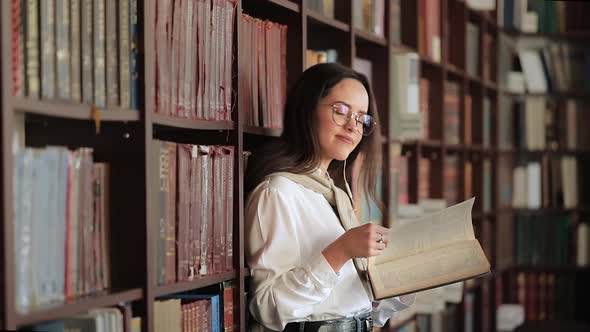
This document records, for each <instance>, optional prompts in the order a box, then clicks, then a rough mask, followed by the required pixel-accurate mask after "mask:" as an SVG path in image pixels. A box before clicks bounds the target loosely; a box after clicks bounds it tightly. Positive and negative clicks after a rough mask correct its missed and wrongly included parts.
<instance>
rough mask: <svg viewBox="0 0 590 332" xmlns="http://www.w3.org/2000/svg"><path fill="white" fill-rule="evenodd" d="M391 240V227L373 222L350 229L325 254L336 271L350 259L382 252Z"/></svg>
mask: <svg viewBox="0 0 590 332" xmlns="http://www.w3.org/2000/svg"><path fill="white" fill-rule="evenodd" d="M388 242H389V229H387V228H385V227H383V226H379V225H376V224H373V223H367V224H364V225H362V226H358V227H355V228H351V229H349V230H348V231H347V232H346V233H344V234H342V236H340V237H339V238H338V239H337V240H336V241H334V242H332V244H330V245H329V246H328V247H327V248H326V249H324V251H323V254H324V257H325V258H326V260H327V261H328V263H330V265H331V266H332V269H334V271H339V270H340V268H342V265H344V264H345V263H346V262H347V261H348V260H349V259H351V258H359V257H372V256H377V255H379V254H381V252H382V251H383V249H385V248H387V244H388Z"/></svg>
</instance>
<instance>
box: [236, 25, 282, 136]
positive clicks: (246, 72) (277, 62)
mask: <svg viewBox="0 0 590 332" xmlns="http://www.w3.org/2000/svg"><path fill="white" fill-rule="evenodd" d="M240 20H241V24H242V27H243V31H242V32H241V33H240V45H244V48H243V49H241V50H240V52H239V56H240V59H241V60H240V61H239V62H238V63H239V64H240V66H239V68H238V73H239V81H238V84H239V89H240V90H239V91H240V95H239V97H238V99H239V107H240V112H243V114H244V117H245V120H244V121H245V123H246V124H248V125H252V126H260V127H266V128H282V127H283V105H284V104H285V98H286V90H287V64H286V61H287V59H286V57H287V26H286V25H282V24H278V23H274V22H271V21H268V20H260V19H257V18H254V17H250V16H248V15H246V14H242V16H241V17H240Z"/></svg>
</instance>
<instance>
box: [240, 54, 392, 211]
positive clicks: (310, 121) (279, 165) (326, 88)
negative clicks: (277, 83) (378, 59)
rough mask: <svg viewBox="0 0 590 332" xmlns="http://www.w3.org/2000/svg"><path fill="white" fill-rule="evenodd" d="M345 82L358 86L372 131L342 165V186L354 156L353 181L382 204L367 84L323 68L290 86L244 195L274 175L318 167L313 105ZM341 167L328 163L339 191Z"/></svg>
mask: <svg viewBox="0 0 590 332" xmlns="http://www.w3.org/2000/svg"><path fill="white" fill-rule="evenodd" d="M345 78H352V79H355V80H357V81H359V82H360V83H361V84H362V85H363V86H364V87H365V89H366V90H367V93H368V95H369V108H368V110H367V111H368V112H367V113H368V114H370V115H371V116H372V117H373V118H374V119H375V121H376V122H377V126H376V127H375V130H374V131H373V132H372V133H371V135H369V136H363V137H362V139H361V141H360V143H359V145H358V146H357V147H356V148H355V149H354V150H353V151H352V152H351V153H350V154H349V155H348V158H347V159H346V180H347V181H348V182H351V183H352V166H353V163H354V161H355V160H356V159H357V157H358V155H359V153H362V154H363V156H364V157H363V163H362V167H361V170H360V174H359V181H360V182H361V183H362V185H363V188H362V189H363V190H364V192H365V193H368V196H369V197H371V199H373V201H375V202H376V203H377V205H378V206H379V208H380V209H382V207H383V204H382V202H381V201H380V200H379V199H378V197H377V195H376V182H377V175H378V173H379V172H380V171H381V164H382V163H381V161H382V159H381V138H380V135H381V130H380V128H379V116H378V114H377V105H376V103H375V96H374V94H373V90H372V89H371V86H370V84H369V81H368V80H367V78H366V77H365V76H364V75H363V74H360V73H358V72H356V71H354V70H352V69H350V68H348V67H345V66H342V65H339V64H335V63H323V64H318V65H315V66H312V67H310V68H308V69H307V70H306V71H304V72H303V74H302V75H301V76H300V77H299V79H298V80H297V81H296V82H295V84H294V85H293V87H292V88H291V90H290V91H289V94H288V95H287V100H286V102H285V108H284V111H285V113H284V114H285V117H284V122H283V126H284V129H283V133H282V135H281V137H280V138H279V139H278V140H276V141H273V142H271V143H269V144H266V145H264V146H262V147H260V148H259V149H257V150H256V151H255V152H254V153H253V154H252V155H251V156H250V159H249V161H248V169H247V170H246V177H245V181H244V182H245V183H244V185H245V188H244V189H245V193H246V195H247V194H249V193H250V192H251V191H252V190H253V189H254V188H255V187H256V186H257V185H258V184H259V183H260V182H262V180H264V178H265V177H266V176H268V175H269V174H271V173H274V172H290V173H296V174H305V173H309V172H310V171H313V170H315V169H316V168H317V167H319V166H320V144H319V137H318V133H317V132H318V125H317V123H318V121H317V116H318V115H317V111H316V109H317V105H318V103H319V101H320V99H322V98H324V97H326V96H327V95H328V94H329V93H330V89H331V88H332V87H334V86H335V85H336V84H338V82H340V81H341V80H343V79H345ZM343 167H344V161H340V160H333V161H332V162H331V163H330V166H329V168H328V172H329V174H330V177H332V179H333V180H334V183H335V184H336V185H337V186H338V187H340V188H342V189H343V190H346V189H345V186H344V178H343V170H342V169H343Z"/></svg>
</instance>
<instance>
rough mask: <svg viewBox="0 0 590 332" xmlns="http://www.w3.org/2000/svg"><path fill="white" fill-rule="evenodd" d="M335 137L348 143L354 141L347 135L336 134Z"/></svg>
mask: <svg viewBox="0 0 590 332" xmlns="http://www.w3.org/2000/svg"><path fill="white" fill-rule="evenodd" d="M336 138H337V139H339V140H341V141H343V142H345V143H348V144H353V143H354V141H353V140H352V138H350V137H347V136H342V135H336Z"/></svg>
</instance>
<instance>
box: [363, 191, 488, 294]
mask: <svg viewBox="0 0 590 332" xmlns="http://www.w3.org/2000/svg"><path fill="white" fill-rule="evenodd" d="M474 201H475V198H471V199H469V200H467V201H464V202H462V203H459V204H456V205H454V206H451V207H448V208H446V209H444V210H441V211H439V212H435V213H433V214H430V215H427V216H425V217H422V218H419V219H416V220H412V221H409V222H406V223H403V224H394V225H393V226H392V227H391V230H390V232H389V234H390V238H389V245H388V246H387V248H386V249H385V250H384V251H383V253H382V254H381V255H379V256H376V257H371V258H369V259H368V267H367V270H368V279H369V280H368V281H369V285H366V286H368V287H370V288H371V289H370V290H371V291H372V294H373V297H374V298H375V299H376V300H381V299H384V298H389V297H393V296H398V295H403V294H407V293H414V292H417V291H421V290H425V289H430V288H434V287H438V286H442V285H446V284H450V283H454V282H457V281H461V280H466V279H471V278H474V277H478V276H481V275H484V274H486V273H489V272H490V263H489V262H488V260H487V258H486V256H485V254H484V252H483V249H482V248H481V245H480V244H479V242H478V241H477V239H476V238H475V235H474V233H473V225H472V221H471V209H472V208H473V202H474Z"/></svg>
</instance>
